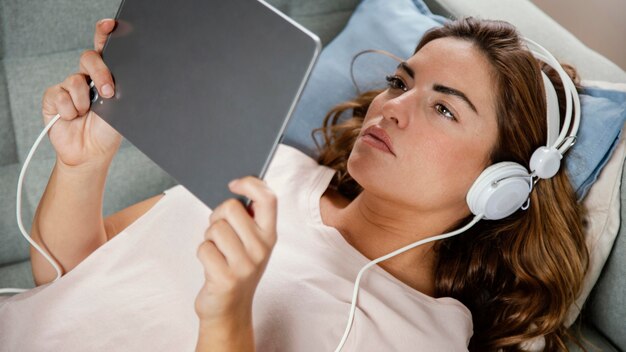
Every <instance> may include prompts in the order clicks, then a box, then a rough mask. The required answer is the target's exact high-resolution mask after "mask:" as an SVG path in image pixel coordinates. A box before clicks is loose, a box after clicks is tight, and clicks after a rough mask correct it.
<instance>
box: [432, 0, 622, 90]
mask: <svg viewBox="0 0 626 352" xmlns="http://www.w3.org/2000/svg"><path fill="white" fill-rule="evenodd" d="M425 1H426V3H427V4H429V5H434V6H432V7H433V9H436V10H437V11H438V13H442V14H444V15H448V16H451V17H462V16H476V17H480V18H492V19H499V20H505V21H508V22H510V23H512V24H513V25H515V26H516V27H517V28H518V29H519V30H520V32H521V33H522V34H523V35H525V36H527V37H529V38H531V39H534V40H535V41H536V42H538V43H539V44H541V45H542V46H544V47H546V48H547V49H548V50H550V52H551V53H553V54H554V56H556V58H557V59H559V60H560V61H563V62H567V63H569V64H572V65H574V66H575V67H576V68H577V69H578V71H579V73H580V75H581V77H582V78H583V79H594V80H601V81H609V82H626V72H624V70H622V69H621V68H619V66H617V65H616V64H614V63H613V62H611V61H610V60H608V59H607V58H605V57H604V56H602V55H600V54H598V53H597V52H595V51H593V50H591V49H589V48H588V47H587V46H586V45H585V44H583V43H582V42H581V41H580V40H579V39H578V38H576V37H575V36H574V35H573V34H571V33H570V32H568V31H567V30H566V29H565V28H563V27H562V26H561V25H559V24H558V23H557V22H556V21H555V20H553V19H552V18H551V17H550V16H548V15H547V14H545V13H544V12H543V11H541V10H540V9H539V8H538V7H537V6H535V5H534V4H533V3H532V2H531V1H528V0H526V1H519V0H481V1H467V0H425ZM583 20H584V19H583Z"/></svg>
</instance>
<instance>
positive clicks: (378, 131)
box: [361, 125, 396, 156]
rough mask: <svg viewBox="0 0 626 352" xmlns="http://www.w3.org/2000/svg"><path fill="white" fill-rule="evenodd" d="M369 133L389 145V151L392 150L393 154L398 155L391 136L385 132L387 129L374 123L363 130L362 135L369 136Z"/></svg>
mask: <svg viewBox="0 0 626 352" xmlns="http://www.w3.org/2000/svg"><path fill="white" fill-rule="evenodd" d="M367 135H369V136H371V137H373V138H374V139H376V140H378V141H380V142H382V143H384V144H385V146H387V149H389V151H390V152H391V154H393V155H394V156H395V155H396V153H395V152H394V151H393V143H391V138H389V135H388V134H387V132H385V130H384V129H382V128H381V127H380V126H377V125H372V126H370V127H368V128H366V129H365V131H363V133H362V134H361V136H367Z"/></svg>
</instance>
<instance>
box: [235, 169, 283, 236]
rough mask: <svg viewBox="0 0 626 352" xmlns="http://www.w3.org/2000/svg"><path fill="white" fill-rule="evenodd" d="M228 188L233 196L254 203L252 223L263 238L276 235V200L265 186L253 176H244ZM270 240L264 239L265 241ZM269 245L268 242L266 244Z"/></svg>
mask: <svg viewBox="0 0 626 352" xmlns="http://www.w3.org/2000/svg"><path fill="white" fill-rule="evenodd" d="M228 188H229V189H230V190H231V192H233V193H235V194H240V195H243V196H245V197H247V198H248V199H250V200H252V202H253V203H254V213H255V214H254V221H255V222H256V223H257V225H258V226H259V228H261V230H262V233H263V234H264V235H265V236H270V235H272V236H275V234H276V206H277V200H276V195H275V194H274V192H273V191H272V190H271V189H270V188H269V187H268V186H267V184H266V183H265V182H264V181H263V180H260V179H259V178H257V177H254V176H246V177H244V178H241V179H237V180H233V181H231V183H229V184H228ZM270 239H271V238H269V237H265V240H270ZM267 243H269V242H267Z"/></svg>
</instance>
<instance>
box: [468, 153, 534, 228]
mask: <svg viewBox="0 0 626 352" xmlns="http://www.w3.org/2000/svg"><path fill="white" fill-rule="evenodd" d="M531 182H532V181H531V178H530V174H529V173H528V170H526V168H525V167H523V166H522V165H520V164H518V163H514V162H510V161H504V162H500V163H496V164H493V165H491V166H489V167H488V168H486V169H485V170H484V171H483V172H482V173H481V174H480V176H478V178H477V179H476V181H474V184H472V187H470V190H469V192H467V197H466V201H467V205H468V206H469V208H470V211H471V212H472V213H473V214H474V215H478V214H483V218H484V219H487V220H499V219H503V218H505V217H507V216H509V215H511V214H513V213H514V212H515V211H516V210H517V209H519V208H521V207H522V205H524V203H525V202H526V200H527V199H528V195H529V194H530V191H531Z"/></svg>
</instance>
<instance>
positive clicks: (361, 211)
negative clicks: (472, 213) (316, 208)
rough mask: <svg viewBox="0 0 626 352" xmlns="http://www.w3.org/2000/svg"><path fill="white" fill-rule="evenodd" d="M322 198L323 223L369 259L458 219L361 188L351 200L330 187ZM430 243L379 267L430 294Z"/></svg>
mask: <svg viewBox="0 0 626 352" xmlns="http://www.w3.org/2000/svg"><path fill="white" fill-rule="evenodd" d="M325 197H326V199H327V201H326V202H327V204H326V206H325V207H323V210H324V208H326V211H322V218H323V220H324V222H325V223H326V224H327V225H330V226H333V227H335V228H337V230H338V231H339V232H340V233H341V234H342V236H343V237H344V238H345V239H346V241H347V242H348V243H350V244H351V245H352V246H353V247H354V248H356V249H357V250H358V251H359V252H361V253H362V254H363V255H364V256H365V257H367V258H368V259H371V260H373V259H376V258H378V257H381V256H383V255H386V254H388V253H390V252H393V251H394V250H396V249H398V248H401V247H404V246H406V245H408V244H411V243H413V242H416V241H419V240H421V239H424V238H428V237H431V236H435V235H439V234H441V233H443V232H445V231H446V230H447V229H448V228H449V227H450V226H452V225H454V223H455V222H456V221H458V220H459V219H458V218H455V217H454V216H451V214H449V213H448V214H446V213H444V212H425V211H420V210H419V209H415V208H411V207H408V206H407V205H406V204H399V203H395V202H393V201H389V200H386V199H382V198H380V197H377V196H375V195H373V194H371V193H369V192H367V191H365V190H364V191H363V192H361V194H359V196H357V198H355V199H354V200H353V201H351V202H350V201H349V200H347V199H345V198H343V197H341V196H340V195H338V193H336V192H334V191H330V190H329V191H327V192H326V193H325ZM323 203H324V200H323V201H322V204H323ZM328 210H332V211H328ZM457 214H458V212H457ZM433 244H434V243H432V242H431V243H427V244H425V245H422V246H419V247H417V248H413V249H411V250H409V251H407V252H405V253H402V254H400V255H398V256H396V257H393V258H390V259H388V260H386V261H383V262H381V263H379V266H380V267H382V268H383V269H385V270H386V271H388V272H389V273H390V274H392V275H393V276H395V277H396V278H398V279H399V280H401V281H403V282H404V283H405V284H407V285H409V286H411V287H413V288H415V289H416V290H419V291H421V292H423V293H425V294H428V295H431V296H432V295H434V274H435V272H434V265H435V259H436V256H435V253H434V252H433ZM407 268H410V269H409V270H407Z"/></svg>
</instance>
